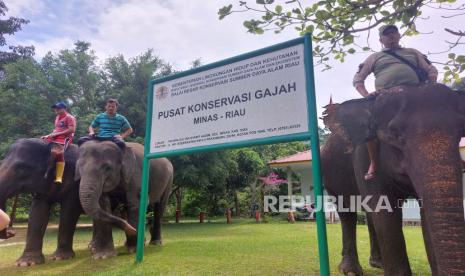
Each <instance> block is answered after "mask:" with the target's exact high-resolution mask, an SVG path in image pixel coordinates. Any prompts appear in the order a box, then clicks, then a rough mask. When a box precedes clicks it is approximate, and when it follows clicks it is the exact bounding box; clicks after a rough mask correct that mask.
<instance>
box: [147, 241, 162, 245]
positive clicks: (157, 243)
mask: <svg viewBox="0 0 465 276" xmlns="http://www.w3.org/2000/svg"><path fill="white" fill-rule="evenodd" d="M150 244H151V245H163V242H162V241H161V240H151V241H150Z"/></svg>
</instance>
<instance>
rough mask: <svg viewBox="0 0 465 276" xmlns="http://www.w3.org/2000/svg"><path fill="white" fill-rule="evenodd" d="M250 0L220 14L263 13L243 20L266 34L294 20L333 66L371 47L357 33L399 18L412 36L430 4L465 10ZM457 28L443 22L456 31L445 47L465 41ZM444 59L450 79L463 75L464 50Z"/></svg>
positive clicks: (418, 3) (411, 2)
mask: <svg viewBox="0 0 465 276" xmlns="http://www.w3.org/2000/svg"><path fill="white" fill-rule="evenodd" d="M250 2H252V1H239V7H237V8H233V5H232V4H230V5H227V6H224V7H222V8H221V9H220V10H219V11H218V14H219V18H220V19H223V18H225V17H226V16H228V15H230V14H232V13H237V12H252V13H255V14H256V15H258V16H259V17H258V18H255V19H250V20H246V21H244V27H245V28H246V29H247V31H248V32H250V33H254V34H262V33H264V32H265V31H270V30H272V31H275V32H276V33H279V32H281V31H282V30H284V29H285V28H287V27H291V26H292V27H294V28H295V29H296V30H297V31H298V32H299V33H300V35H304V34H306V33H312V38H313V41H314V42H315V43H316V46H315V47H314V49H313V55H314V57H315V58H316V60H317V63H318V64H322V65H324V70H326V69H330V68H331V66H330V65H329V64H328V61H329V59H330V57H331V56H332V57H333V58H334V59H335V60H339V61H341V62H344V60H345V57H346V56H347V54H354V53H356V52H357V51H370V50H371V48H370V46H369V44H368V42H367V41H368V39H367V40H365V41H362V40H360V39H356V38H357V35H359V34H361V33H364V34H365V33H366V34H367V36H370V33H371V32H372V31H374V32H375V33H377V28H379V27H380V26H381V25H383V24H388V23H389V24H394V23H400V27H401V30H402V31H403V33H404V34H405V35H407V36H412V35H417V34H419V33H420V28H419V27H418V26H419V25H420V24H418V23H419V22H420V20H422V19H425V18H422V16H421V15H422V14H423V12H424V11H425V10H426V9H436V10H440V11H441V12H443V18H450V17H456V16H463V15H465V13H463V11H464V10H465V5H464V4H463V3H460V1H456V0H321V1H317V2H314V3H313V4H309V5H308V6H304V5H303V3H304V1H301V0H290V1H286V2H285V3H284V4H283V5H280V4H276V3H275V1H274V0H256V1H255V4H253V3H252V4H251V3H250ZM276 2H277V1H276ZM305 4H307V3H306V2H305ZM426 19H427V18H426ZM456 28H463V25H462V26H459V27H456V26H454V27H449V28H448V27H446V28H445V31H446V32H448V33H449V34H450V36H451V37H452V41H446V45H445V46H446V50H445V52H450V51H451V50H453V49H454V48H456V47H457V46H459V45H463V44H464V43H462V42H461V40H462V39H463V38H464V37H465V29H456ZM360 43H362V44H360ZM436 63H439V62H436ZM440 64H443V65H444V70H445V74H444V80H445V81H446V82H451V81H452V80H455V81H459V80H460V74H461V73H463V71H464V70H465V55H463V54H455V53H452V52H451V53H450V54H449V60H448V61H447V62H446V63H440Z"/></svg>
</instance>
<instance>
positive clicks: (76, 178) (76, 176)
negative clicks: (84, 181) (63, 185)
mask: <svg viewBox="0 0 465 276" xmlns="http://www.w3.org/2000/svg"><path fill="white" fill-rule="evenodd" d="M80 180H81V172H80V171H79V160H78V161H77V162H76V168H75V169H74V181H75V182H77V181H80Z"/></svg>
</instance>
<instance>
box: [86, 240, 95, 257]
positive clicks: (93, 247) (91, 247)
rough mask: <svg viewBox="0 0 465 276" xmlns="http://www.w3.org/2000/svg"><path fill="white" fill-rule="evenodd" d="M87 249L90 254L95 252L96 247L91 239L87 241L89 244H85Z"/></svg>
mask: <svg viewBox="0 0 465 276" xmlns="http://www.w3.org/2000/svg"><path fill="white" fill-rule="evenodd" d="M87 249H89V251H90V253H92V254H94V253H95V252H97V247H96V246H95V242H94V241H93V240H92V241H90V242H89V244H88V245H87Z"/></svg>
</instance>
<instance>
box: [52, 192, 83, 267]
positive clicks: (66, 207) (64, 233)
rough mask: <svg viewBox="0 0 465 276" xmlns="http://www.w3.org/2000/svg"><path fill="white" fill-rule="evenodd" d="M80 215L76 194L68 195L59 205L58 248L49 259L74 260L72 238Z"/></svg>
mask: <svg viewBox="0 0 465 276" xmlns="http://www.w3.org/2000/svg"><path fill="white" fill-rule="evenodd" d="M80 215H81V207H80V203H79V196H78V194H77V193H76V194H74V193H72V194H69V195H68V196H67V197H66V198H64V199H63V201H62V203H61V210H60V225H59V228H58V246H57V250H56V251H55V252H54V253H53V254H52V256H50V259H52V260H65V259H70V258H74V256H75V254H74V251H73V237H74V232H75V231H76V223H77V221H78V219H79V216H80Z"/></svg>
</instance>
